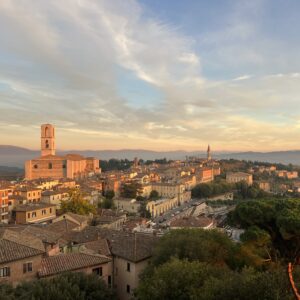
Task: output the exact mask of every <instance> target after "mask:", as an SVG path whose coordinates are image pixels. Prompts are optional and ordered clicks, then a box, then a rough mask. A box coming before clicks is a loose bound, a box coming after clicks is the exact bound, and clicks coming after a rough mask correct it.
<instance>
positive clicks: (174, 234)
mask: <svg viewBox="0 0 300 300" xmlns="http://www.w3.org/2000/svg"><path fill="white" fill-rule="evenodd" d="M172 257H177V258H178V259H187V260H189V261H200V262H206V263H209V264H212V265H227V266H228V267H230V268H232V269H240V268H242V267H243V266H245V265H246V264H249V265H251V264H252V262H251V257H249V256H247V254H246V253H243V252H242V250H241V247H240V245H239V244H236V243H234V242H232V241H231V240H230V239H229V238H228V237H227V235H225V234H223V233H221V232H218V231H217V230H209V231H207V230H203V229H180V230H172V231H170V232H168V233H167V234H165V235H164V236H163V237H162V238H160V241H159V243H158V245H157V246H156V248H155V249H154V253H153V256H152V260H151V265H150V268H152V267H156V266H158V265H161V264H163V263H165V262H167V261H169V260H170V259H171V258H172Z"/></svg>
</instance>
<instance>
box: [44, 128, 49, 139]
mask: <svg viewBox="0 0 300 300" xmlns="http://www.w3.org/2000/svg"><path fill="white" fill-rule="evenodd" d="M48 134H49V128H48V127H46V128H45V137H49V135H48Z"/></svg>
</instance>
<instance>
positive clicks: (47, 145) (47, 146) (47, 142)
mask: <svg viewBox="0 0 300 300" xmlns="http://www.w3.org/2000/svg"><path fill="white" fill-rule="evenodd" d="M46 148H47V149H48V148H49V141H48V140H46Z"/></svg>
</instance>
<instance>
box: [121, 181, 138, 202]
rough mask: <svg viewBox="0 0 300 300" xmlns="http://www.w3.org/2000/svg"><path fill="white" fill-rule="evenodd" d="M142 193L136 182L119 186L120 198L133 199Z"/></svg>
mask: <svg viewBox="0 0 300 300" xmlns="http://www.w3.org/2000/svg"><path fill="white" fill-rule="evenodd" d="M141 193H142V186H141V184H139V183H137V182H131V183H124V184H122V186H121V196H122V197H124V198H131V199H135V198H136V197H137V196H139V195H140V194H141Z"/></svg>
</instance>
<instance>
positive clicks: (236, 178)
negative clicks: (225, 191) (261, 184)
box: [226, 172, 253, 185]
mask: <svg viewBox="0 0 300 300" xmlns="http://www.w3.org/2000/svg"><path fill="white" fill-rule="evenodd" d="M226 181H227V182H228V183H237V182H241V181H245V182H246V183H247V184H248V185H252V184H253V176H252V174H249V173H244V172H230V173H227V174H226Z"/></svg>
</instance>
